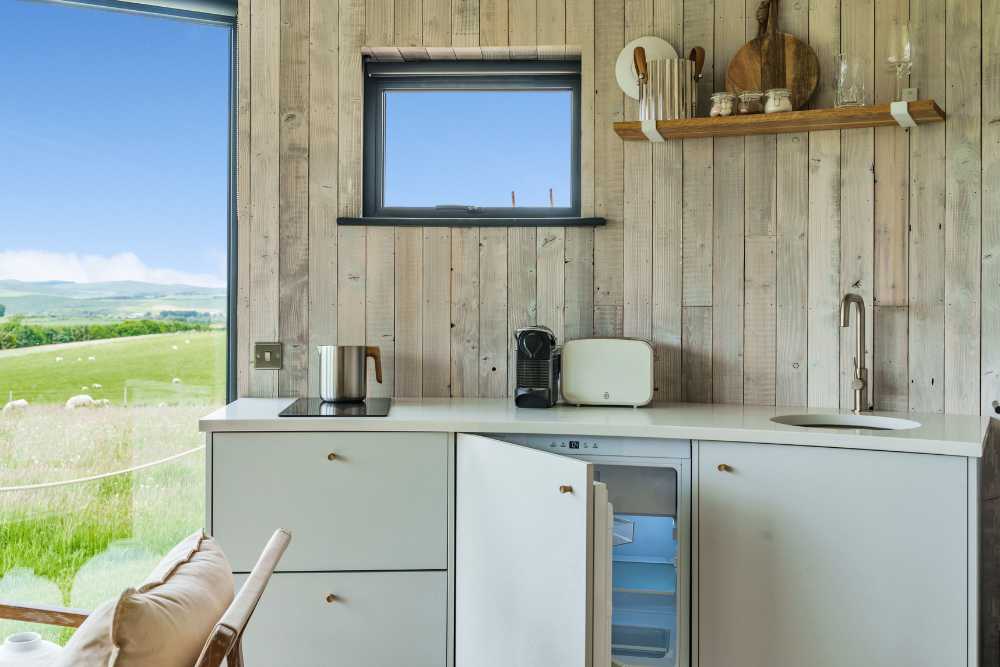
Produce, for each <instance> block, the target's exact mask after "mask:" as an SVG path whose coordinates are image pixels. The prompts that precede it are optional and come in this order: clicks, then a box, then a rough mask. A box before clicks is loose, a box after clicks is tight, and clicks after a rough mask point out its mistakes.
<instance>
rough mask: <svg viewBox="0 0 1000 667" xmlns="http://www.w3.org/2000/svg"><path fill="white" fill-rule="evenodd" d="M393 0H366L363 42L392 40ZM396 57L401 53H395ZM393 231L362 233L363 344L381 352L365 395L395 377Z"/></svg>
mask: <svg viewBox="0 0 1000 667" xmlns="http://www.w3.org/2000/svg"><path fill="white" fill-rule="evenodd" d="M395 26H396V23H395V2H394V0H366V2H365V44H393V43H395ZM399 57H400V58H401V57H402V56H399ZM395 255H396V233H395V230H394V229H393V228H392V227H369V228H368V229H367V230H366V232H365V311H364V312H365V344H366V345H377V346H378V347H379V350H381V354H382V383H381V384H379V383H378V382H377V381H376V378H375V369H374V367H373V366H372V365H371V364H369V365H368V370H367V375H368V394H369V395H370V396H392V395H393V390H394V384H395V379H396V345H395V339H396V319H395V318H396V313H395V298H396V280H395V276H396V266H395Z"/></svg>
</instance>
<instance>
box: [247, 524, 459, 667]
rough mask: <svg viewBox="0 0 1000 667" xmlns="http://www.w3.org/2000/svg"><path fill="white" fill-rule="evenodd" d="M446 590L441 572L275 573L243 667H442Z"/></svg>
mask: <svg viewBox="0 0 1000 667" xmlns="http://www.w3.org/2000/svg"><path fill="white" fill-rule="evenodd" d="M293 541H294V538H293ZM245 579H246V575H242V576H237V578H236V585H237V586H240V585H242V584H243V581H244V580H245ZM447 585H448V582H447V573H445V572H350V573H347V572H345V573H332V574H331V573H279V574H275V575H274V576H273V577H272V578H271V581H270V583H269V584H268V586H267V589H266V590H265V591H264V595H263V597H262V598H261V600H260V604H259V605H258V606H257V610H256V611H255V612H254V615H253V617H252V618H251V619H250V624H249V625H248V626H247V629H246V634H245V635H244V638H243V647H244V654H245V655H244V657H245V658H246V664H247V667H274V666H275V665H294V666H295V667H328V666H329V665H344V666H345V667H386V665H406V666H407V667H444V665H445V660H446V646H447V630H446V628H447V622H446V621H447ZM328 595H335V596H336V598H335V599H334V600H333V601H332V602H327V596H328Z"/></svg>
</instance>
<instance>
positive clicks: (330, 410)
mask: <svg viewBox="0 0 1000 667" xmlns="http://www.w3.org/2000/svg"><path fill="white" fill-rule="evenodd" d="M391 403H392V399H391V398H369V399H367V400H365V401H363V402H361V403H327V402H326V401H323V400H321V399H319V398H300V399H298V400H297V401H295V402H294V403H292V404H291V405H289V406H288V407H287V408H285V409H284V410H282V411H281V412H279V413H278V416H279V417H385V416H386V415H388V414H389V405H390V404H391Z"/></svg>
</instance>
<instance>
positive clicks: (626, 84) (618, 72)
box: [615, 37, 677, 100]
mask: <svg viewBox="0 0 1000 667" xmlns="http://www.w3.org/2000/svg"><path fill="white" fill-rule="evenodd" d="M637 46H641V47H642V48H644V49H645V50H646V60H647V61H648V60H668V59H670V58H676V57H677V51H675V50H674V47H672V46H670V43H669V42H667V40H665V39H660V38H659V37H640V38H639V39H633V40H632V41H631V42H629V43H628V44H626V45H625V48H624V49H622V52H621V53H619V54H618V60H617V61H615V78H616V79H618V85H619V86H620V87H621V89H622V91H623V92H624V93H625V94H626V95H628V96H629V97H631V98H632V99H634V100H637V99H639V75H638V74H637V73H636V71H635V63H634V61H633V57H632V53H633V52H634V51H635V49H636V47H637Z"/></svg>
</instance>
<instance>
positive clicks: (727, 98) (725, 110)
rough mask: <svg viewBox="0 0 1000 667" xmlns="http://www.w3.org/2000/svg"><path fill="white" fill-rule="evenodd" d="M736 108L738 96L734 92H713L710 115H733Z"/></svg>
mask: <svg viewBox="0 0 1000 667" xmlns="http://www.w3.org/2000/svg"><path fill="white" fill-rule="evenodd" d="M735 108H736V96H735V95H733V94H732V93H713V95H712V108H711V109H710V110H709V112H708V115H709V116H713V117H715V116H731V115H733V111H735Z"/></svg>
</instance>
